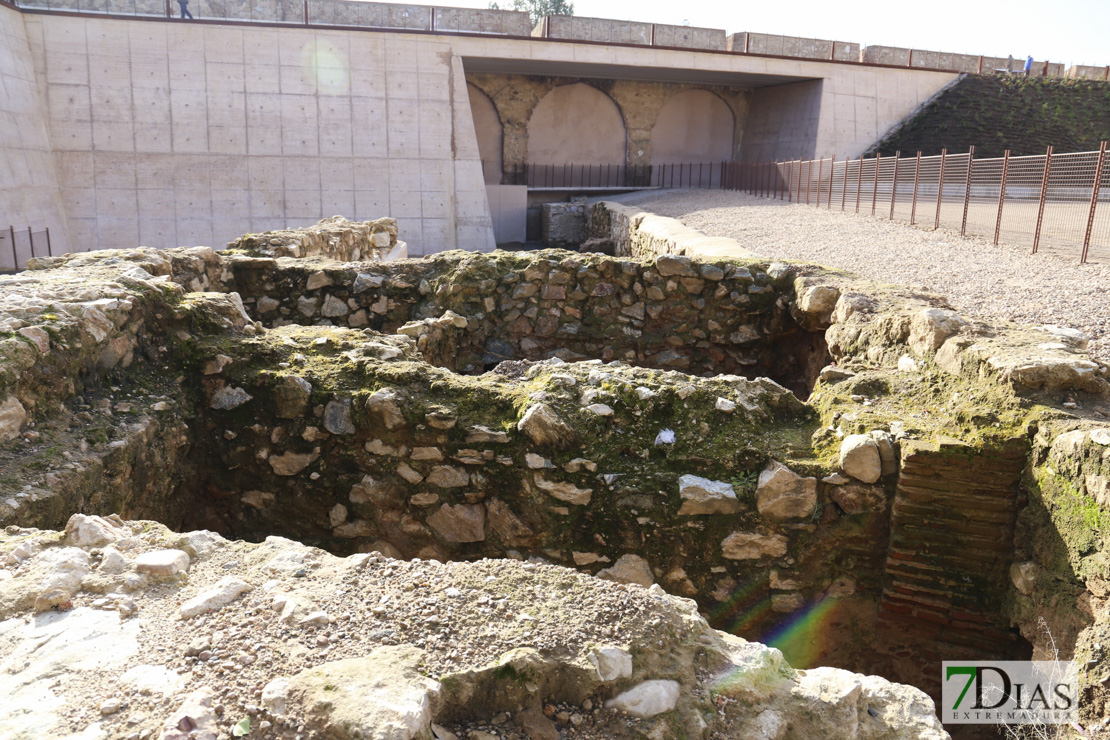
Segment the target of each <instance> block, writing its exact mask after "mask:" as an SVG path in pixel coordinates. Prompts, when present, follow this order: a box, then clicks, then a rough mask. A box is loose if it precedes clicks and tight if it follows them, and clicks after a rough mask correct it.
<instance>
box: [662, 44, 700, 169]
mask: <svg viewBox="0 0 1110 740" xmlns="http://www.w3.org/2000/svg"><path fill="white" fill-rule="evenodd" d="M652 28H655V26H654V25H652ZM703 164H704V162H698V187H699V188H704V187H705V185H704V184H703V182H704V180H705V175H703V174H702V165H703Z"/></svg>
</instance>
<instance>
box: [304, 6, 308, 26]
mask: <svg viewBox="0 0 1110 740" xmlns="http://www.w3.org/2000/svg"><path fill="white" fill-rule="evenodd" d="M304 24H305V25H306V26H307V25H308V0H304Z"/></svg>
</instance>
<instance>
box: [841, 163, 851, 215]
mask: <svg viewBox="0 0 1110 740" xmlns="http://www.w3.org/2000/svg"><path fill="white" fill-rule="evenodd" d="M851 161H852V158H851V157H845V158H844V177H842V178H840V181H841V183H840V184H841V188H840V212H841V213H844V205H845V204H846V203H847V202H848V163H849V162H851Z"/></svg>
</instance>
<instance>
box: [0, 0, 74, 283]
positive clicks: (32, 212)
mask: <svg viewBox="0 0 1110 740" xmlns="http://www.w3.org/2000/svg"><path fill="white" fill-rule="evenodd" d="M31 59H32V58H31V53H30V46H29V43H28V38H27V34H26V31H25V28H24V25H23V18H22V16H21V15H20V14H19V12H18V11H15V10H11V9H10V8H6V7H3V6H0V90H3V91H4V92H3V94H0V229H7V227H8V226H14V227H15V228H16V229H26V228H27V227H28V226H30V227H32V228H33V229H34V230H35V231H41V230H42V229H43V228H49V229H50V234H51V241H52V246H53V247H55V248H57V249H65V248H67V247H68V246H69V238H68V236H67V230H66V220H65V210H64V209H63V207H62V198H61V193H60V191H59V189H58V175H57V170H56V168H55V162H54V152H53V150H52V149H51V146H50V138H49V136H48V134H47V128H46V116H45V115H44V110H43V105H42V99H41V97H40V95H39V86H38V84H37V79H36V75H35V67H34V64H33V63H32V61H31ZM5 155H6V156H5ZM5 246H7V247H8V248H10V245H7V244H5ZM26 256H29V255H20V257H21V260H22V258H24V257H26ZM5 257H6V259H0V263H8V262H11V261H12V255H11V254H6V255H5Z"/></svg>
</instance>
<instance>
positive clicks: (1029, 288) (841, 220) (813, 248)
mask: <svg viewBox="0 0 1110 740" xmlns="http://www.w3.org/2000/svg"><path fill="white" fill-rule="evenodd" d="M614 200H618V201H620V202H623V203H628V204H632V203H634V204H636V205H638V206H640V207H642V208H644V210H648V211H651V212H653V213H657V214H659V215H661V216H670V217H673V218H677V219H679V220H680V221H682V223H684V224H686V225H687V226H690V227H692V228H695V229H699V230H700V231H703V232H705V233H706V234H709V235H710V236H726V237H731V238H733V239H736V240H737V241H738V242H740V243H741V244H742V245H744V246H745V247H747V248H749V249H751V250H752V251H753V252H755V253H757V254H759V255H761V256H765V257H770V258H778V259H791V260H804V261H809V262H816V263H819V264H822V265H827V266H829V267H836V268H840V269H844V270H850V271H852V272H855V273H857V274H859V275H861V276H863V277H866V278H870V279H872V280H877V281H881V282H884V283H895V284H902V285H907V286H911V287H923V288H925V289H926V290H929V291H932V292H934V293H938V294H940V295H943V296H945V297H946V298H947V299H948V301H949V302H950V303H951V304H952V306H953V307H954V308H955V309H956V310H958V311H960V312H961V313H963V314H965V315H977V316H983V317H995V318H1003V319H1010V320H1012V321H1016V322H1020V323H1028V324H1060V325H1063V326H1069V327H1073V328H1076V329H1082V330H1083V331H1085V332H1087V335H1088V336H1089V337H1090V338H1091V344H1090V348H1089V349H1090V352H1091V355H1092V356H1094V357H1097V358H1099V359H1101V360H1110V266H1107V265H1091V264H1088V265H1079V264H1077V263H1076V261H1075V258H1074V257H1072V258H1067V259H1066V258H1062V257H1055V256H1052V255H1047V254H1036V255H1030V254H1028V253H1026V252H1025V251H1024V250H1019V249H1018V248H1015V247H1012V246H1006V245H999V246H997V247H996V246H994V245H992V244H991V243H990V242H989V241H987V240H986V239H982V238H967V237H961V236H960V235H959V234H956V233H953V232H950V231H944V230H939V231H926V230H924V229H918V228H914V227H911V226H908V225H905V224H901V223H897V222H891V221H883V220H881V219H877V218H872V217H871V216H862V215H856V214H854V213H840V212H836V211H832V212H830V211H822V210H818V209H816V208H812V207H806V206H800V205H793V204H788V203H780V202H775V201H770V200H767V199H765V198H756V197H753V196H750V195H746V194H743V193H737V192H732V191H721V190H674V191H668V192H664V193H650V194H646V193H637V194H635V195H634V196H622V197H619V198H614Z"/></svg>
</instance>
